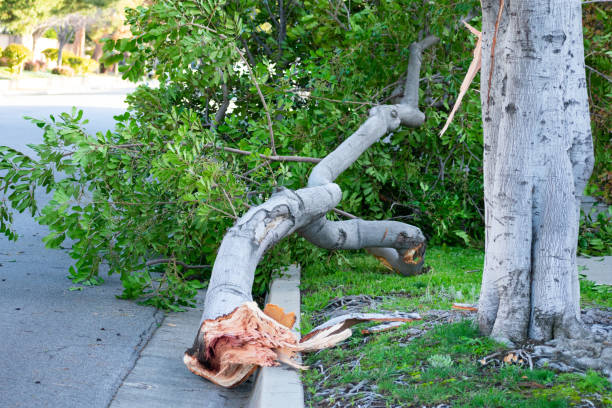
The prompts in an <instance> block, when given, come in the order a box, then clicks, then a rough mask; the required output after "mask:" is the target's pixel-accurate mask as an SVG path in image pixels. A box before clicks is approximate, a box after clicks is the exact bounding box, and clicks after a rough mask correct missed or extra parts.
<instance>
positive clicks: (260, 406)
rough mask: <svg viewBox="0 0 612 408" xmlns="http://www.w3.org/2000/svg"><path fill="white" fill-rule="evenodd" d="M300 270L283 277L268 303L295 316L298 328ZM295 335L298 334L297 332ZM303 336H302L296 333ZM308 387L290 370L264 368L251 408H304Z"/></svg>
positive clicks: (275, 283)
mask: <svg viewBox="0 0 612 408" xmlns="http://www.w3.org/2000/svg"><path fill="white" fill-rule="evenodd" d="M299 285H300V268H299V266H296V265H291V266H290V267H289V268H287V270H286V271H284V272H283V276H281V277H280V278H277V279H275V280H274V281H273V282H272V285H271V286H270V292H269V293H268V299H267V302H268V303H273V304H275V305H278V306H280V307H282V308H283V309H285V313H289V312H293V313H295V316H296V318H297V320H296V324H295V327H296V328H299V327H300V288H299ZM294 332H295V330H294ZM296 333H297V334H298V336H299V332H296ZM303 407H304V386H303V385H302V380H301V379H300V374H299V372H297V371H296V370H294V369H292V368H289V367H287V366H280V367H261V368H260V369H259V371H258V373H257V379H256V380H255V390H254V391H253V394H252V395H251V399H250V401H249V404H248V408H303Z"/></svg>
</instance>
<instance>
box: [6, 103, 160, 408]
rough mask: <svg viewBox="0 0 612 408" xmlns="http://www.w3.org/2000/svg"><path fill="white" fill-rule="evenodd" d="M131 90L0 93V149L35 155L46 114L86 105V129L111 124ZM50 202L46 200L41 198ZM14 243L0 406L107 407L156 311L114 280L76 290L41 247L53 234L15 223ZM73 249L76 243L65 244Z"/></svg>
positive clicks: (64, 266) (58, 253) (62, 264)
mask: <svg viewBox="0 0 612 408" xmlns="http://www.w3.org/2000/svg"><path fill="white" fill-rule="evenodd" d="M124 97H125V94H123V93H121V92H117V93H111V94H101V93H97V94H96V93H87V94H71V95H11V96H6V95H0V145H8V146H11V147H14V148H17V149H20V150H22V151H27V152H31V151H30V149H28V148H27V147H26V144H28V143H39V142H40V141H41V140H42V132H41V131H40V129H38V128H37V127H35V126H34V125H32V124H31V123H29V122H27V121H25V120H24V119H23V116H24V115H28V116H32V117H36V118H45V117H48V115H49V114H57V113H59V112H62V111H66V110H69V109H70V108H71V107H72V106H73V105H76V106H77V107H80V108H83V110H84V116H85V117H86V118H88V119H89V120H90V124H89V125H88V130H90V131H97V130H106V129H108V128H111V127H112V126H113V115H117V114H119V113H121V112H123V111H124V109H125V106H124V104H123V100H124ZM41 198H42V199H43V200H45V199H47V198H46V197H44V196H42V197H41ZM15 226H16V229H17V232H18V233H19V234H20V239H19V240H18V241H17V242H9V241H8V240H7V239H6V238H5V237H4V236H0V406H1V407H3V408H4V407H34V406H37V407H66V408H67V407H107V406H108V404H109V403H110V401H111V400H112V398H113V396H114V394H115V393H116V391H117V389H118V388H119V386H120V385H121V382H122V381H123V379H124V377H125V376H126V375H127V374H128V373H129V371H130V370H131V369H132V367H133V365H134V363H135V361H136V359H137V358H138V354H139V352H140V350H141V349H142V348H143V347H144V346H145V345H146V343H147V341H148V339H149V338H150V336H151V334H152V333H153V331H154V330H155V329H156V328H157V326H158V324H159V322H161V320H162V319H163V314H162V313H160V312H157V311H155V310H154V309H153V308H150V307H144V306H139V305H137V304H136V303H134V302H131V301H125V300H120V299H117V298H116V297H115V295H118V294H120V293H121V284H120V282H119V279H118V278H117V277H115V276H113V277H109V278H106V283H105V284H103V285H101V286H98V287H88V288H85V289H84V290H82V291H78V290H76V291H71V290H70V288H71V287H73V286H74V285H73V284H72V282H70V280H68V279H67V278H66V276H67V270H68V267H69V266H70V265H71V264H72V263H73V261H72V259H70V257H69V256H68V254H67V253H66V251H62V250H48V249H45V248H44V245H43V244H42V242H41V238H42V237H43V236H44V235H45V233H46V228H43V227H41V226H39V225H38V224H37V223H36V222H35V221H34V220H33V219H32V218H31V217H30V216H29V214H20V215H16V217H15ZM68 245H69V243H68Z"/></svg>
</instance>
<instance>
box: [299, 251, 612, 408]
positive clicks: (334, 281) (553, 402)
mask: <svg viewBox="0 0 612 408" xmlns="http://www.w3.org/2000/svg"><path fill="white" fill-rule="evenodd" d="M483 260H484V255H483V253H482V251H480V250H475V249H459V248H431V249H429V250H428V254H427V265H428V266H430V267H431V271H430V272H429V273H427V274H425V275H420V276H416V277H410V278H406V277H402V276H399V275H396V274H394V273H391V272H390V271H388V270H386V269H385V268H383V267H382V266H381V265H380V264H379V263H378V261H376V260H375V259H374V258H373V257H371V256H369V255H366V254H363V253H354V254H347V253H345V252H343V253H342V254H340V253H339V254H337V255H335V256H333V257H332V258H330V259H329V260H327V261H324V262H319V263H314V262H311V263H310V264H309V265H306V266H304V268H303V272H302V284H301V289H302V327H301V329H302V332H303V333H305V332H308V331H309V330H310V329H311V328H312V326H313V320H314V319H315V317H316V313H317V311H319V310H321V309H322V308H324V307H325V306H326V305H327V304H328V303H329V301H331V300H332V299H334V298H337V297H341V296H346V295H358V294H365V295H370V296H382V297H383V299H384V300H383V301H382V303H381V304H380V305H379V306H378V308H379V309H392V310H401V311H420V312H425V311H426V310H429V309H442V310H447V309H450V307H451V305H452V303H454V302H461V303H474V302H476V300H477V298H478V292H479V289H480V280H481V277H482V265H483ZM609 290H610V287H601V286H595V285H593V284H592V283H590V282H582V297H583V303H584V304H585V305H591V304H600V305H605V306H608V307H610V306H612V296H610V292H609ZM423 324H424V323H423V322H413V323H409V324H408V325H407V326H405V327H402V328H400V329H398V330H395V331H392V332H387V333H381V334H376V335H362V334H361V333H360V330H359V329H358V328H357V329H356V330H354V333H355V334H354V335H353V337H351V338H350V339H349V340H347V341H346V342H344V343H343V344H342V345H340V346H337V347H335V348H332V349H328V350H323V351H320V352H318V353H313V354H310V355H307V356H306V358H305V362H306V364H309V365H311V366H313V368H312V369H310V370H308V371H306V372H304V375H303V380H304V384H305V388H306V394H307V405H309V406H322V407H328V406H330V407H331V406H333V405H334V404H335V403H337V402H339V401H342V404H341V405H340V406H351V403H359V404H360V405H363V404H364V401H366V403H367V401H369V400H364V398H367V397H368V396H370V397H372V396H375V397H374V398H375V399H374V400H372V401H371V402H369V403H367V404H369V405H371V406H415V407H416V406H418V407H421V406H423V405H425V406H431V405H434V406H435V405H437V404H442V403H446V404H450V405H452V406H453V407H483V406H490V407H498V406H499V407H564V406H572V405H574V404H576V403H579V402H580V401H581V400H582V398H588V399H589V400H590V401H591V402H593V403H594V404H595V406H604V405H606V404H610V405H612V392H611V389H610V385H609V383H608V381H607V380H606V379H605V378H604V377H602V376H600V375H599V374H597V373H595V372H589V373H587V375H586V376H581V375H577V374H561V375H557V374H555V373H554V372H553V371H550V370H543V369H534V370H533V371H531V370H529V368H527V367H526V368H523V367H520V366H515V365H502V366H491V365H489V366H486V367H484V368H483V367H482V366H481V364H480V363H479V361H478V360H479V359H481V358H482V357H484V356H486V355H489V354H491V353H494V352H496V351H498V350H503V349H504V347H503V346H502V345H500V344H497V343H495V342H494V341H492V340H490V339H488V338H486V337H482V336H480V334H479V333H478V330H477V329H476V328H475V327H474V325H473V323H472V322H471V321H469V320H463V321H460V322H456V323H452V324H443V325H438V326H436V327H435V328H434V329H432V330H430V331H428V332H427V333H426V334H424V335H422V336H420V337H417V338H412V337H411V335H410V333H411V328H412V329H414V328H418V327H420V326H421V325H423ZM357 386H359V387H357ZM321 388H326V389H334V392H332V393H331V394H327V395H324V396H319V397H316V396H313V394H314V393H315V392H316V390H317V389H319V390H320V389H321ZM353 389H357V391H352V392H351V390H353ZM347 393H350V394H349V395H348V396H347Z"/></svg>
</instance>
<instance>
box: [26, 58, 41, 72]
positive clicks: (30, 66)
mask: <svg viewBox="0 0 612 408" xmlns="http://www.w3.org/2000/svg"><path fill="white" fill-rule="evenodd" d="M46 66H47V64H46V63H45V62H44V61H40V60H38V61H26V62H25V63H24V64H23V69H24V70H26V71H42V70H44V69H45V68H46Z"/></svg>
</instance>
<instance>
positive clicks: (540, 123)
mask: <svg viewBox="0 0 612 408" xmlns="http://www.w3.org/2000/svg"><path fill="white" fill-rule="evenodd" d="M504 3H505V4H504ZM500 7H501V12H500ZM482 8H483V10H482V11H483V17H482V70H481V100H482V116H483V130H484V185H485V211H486V255H485V267H484V275H483V283H482V290H481V296H480V302H479V308H478V323H479V326H480V329H481V331H482V332H483V333H484V334H490V335H492V336H493V337H494V338H496V339H498V340H501V341H504V342H506V343H511V342H522V341H525V340H526V339H528V338H530V339H533V340H537V341H546V340H549V339H551V338H555V337H559V336H575V335H578V334H579V333H581V324H580V305H579V301H580V292H579V289H580V288H579V284H578V273H577V269H576V246H577V237H578V225H579V216H580V202H581V195H582V192H583V190H584V187H585V185H586V182H587V180H588V178H589V176H590V174H591V171H592V166H593V143H592V138H591V130H590V120H589V110H588V109H589V107H588V99H587V90H586V80H585V72H584V49H583V38H582V18H581V17H582V13H581V5H580V1H579V0H559V1H556V2H550V1H539V0H522V1H518V0H511V1H508V0H506V1H505V2H504V1H503V0H483V1H482ZM498 15H499V21H498ZM496 22H497V24H498V25H497V24H496ZM496 31H497V35H496V34H495V33H496ZM492 49H493V53H492Z"/></svg>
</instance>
